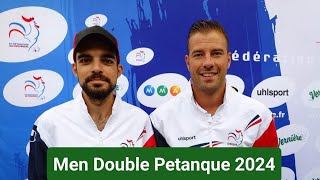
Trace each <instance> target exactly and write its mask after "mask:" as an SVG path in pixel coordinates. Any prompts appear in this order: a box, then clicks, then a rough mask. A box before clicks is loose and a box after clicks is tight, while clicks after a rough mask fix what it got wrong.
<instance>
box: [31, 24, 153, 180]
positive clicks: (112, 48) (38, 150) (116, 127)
mask: <svg viewBox="0 0 320 180" xmlns="http://www.w3.org/2000/svg"><path fill="white" fill-rule="evenodd" d="M73 59H74V64H73V65H72V71H73V73H74V75H75V76H76V77H77V78H78V81H79V84H80V86H81V87H82V93H81V94H80V95H79V96H78V97H76V98H75V99H73V100H71V101H68V102H66V103H64V104H61V105H58V106H56V107H53V108H51V109H49V110H48V111H46V112H44V113H43V114H42V115H41V116H40V117H39V118H38V119H37V121H36V122H35V125H34V127H33V129H32V133H31V138H30V142H29V145H28V146H29V148H30V153H29V170H28V172H29V174H28V176H29V179H32V180H33V179H46V177H47V176H46V158H47V149H48V148H49V147H154V146H155V140H154V136H153V131H152V127H151V122H150V120H149V117H148V115H147V114H146V113H145V112H144V111H143V110H141V109H140V108H138V107H135V106H133V105H130V104H128V103H126V102H124V101H122V100H121V97H120V96H117V95H116V93H115V87H116V83H117V78H118V77H119V76H120V75H121V73H122V71H123V67H122V65H121V64H119V62H120V56H119V50H118V43H117V40H116V38H115V37H114V36H113V35H112V34H110V33H109V32H108V31H107V30H105V29H104V28H102V27H100V26H93V27H89V28H86V29H84V30H83V31H81V32H79V33H77V34H76V36H75V39H74V52H73Z"/></svg>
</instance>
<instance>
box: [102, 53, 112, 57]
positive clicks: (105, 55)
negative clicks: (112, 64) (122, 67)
mask: <svg viewBox="0 0 320 180" xmlns="http://www.w3.org/2000/svg"><path fill="white" fill-rule="evenodd" d="M101 57H102V58H116V55H114V54H113V53H106V54H103V55H102V56H101Z"/></svg>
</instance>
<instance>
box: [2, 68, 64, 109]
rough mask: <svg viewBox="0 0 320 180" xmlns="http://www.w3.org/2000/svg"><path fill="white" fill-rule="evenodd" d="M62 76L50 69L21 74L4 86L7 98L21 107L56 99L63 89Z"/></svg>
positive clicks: (4, 93)
mask: <svg viewBox="0 0 320 180" xmlns="http://www.w3.org/2000/svg"><path fill="white" fill-rule="evenodd" d="M63 86H64V82H63V79H62V77H61V76H60V75H59V74H58V73H56V72H54V71H49V70H34V71H28V72H25V73H22V74H19V75H17V76H15V77H14V78H12V79H11V80H10V81H9V82H8V83H7V84H6V85H5V87H4V90H3V96H4V98H5V100H6V101H7V102H8V103H10V104H12V105H14V106H19V107H33V106H38V105H42V104H45V103H47V102H49V101H51V100H52V99H54V98H55V97H56V96H57V95H58V94H59V93H60V92H61V90H62V88H63Z"/></svg>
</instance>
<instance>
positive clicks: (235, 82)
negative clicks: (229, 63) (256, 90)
mask: <svg viewBox="0 0 320 180" xmlns="http://www.w3.org/2000/svg"><path fill="white" fill-rule="evenodd" d="M226 79H227V81H228V84H230V85H231V86H232V87H233V88H234V89H235V90H236V91H238V92H239V93H241V94H242V93H243V91H244V87H245V86H244V82H243V80H242V79H241V78H240V77H238V76H235V75H231V74H227V76H226Z"/></svg>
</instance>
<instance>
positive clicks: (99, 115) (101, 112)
mask: <svg viewBox="0 0 320 180" xmlns="http://www.w3.org/2000/svg"><path fill="white" fill-rule="evenodd" d="M82 95H83V99H84V102H85V103H86V105H87V109H88V113H89V114H90V116H91V118H92V120H93V121H94V123H95V124H96V126H97V128H98V130H99V131H102V130H103V129H104V127H105V125H106V123H107V122H108V120H109V117H110V116H111V114H112V106H113V103H114V101H115V95H114V94H113V93H110V94H109V95H108V96H107V97H106V98H105V99H103V100H97V99H93V98H90V97H88V95H87V94H86V93H83V94H82Z"/></svg>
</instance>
